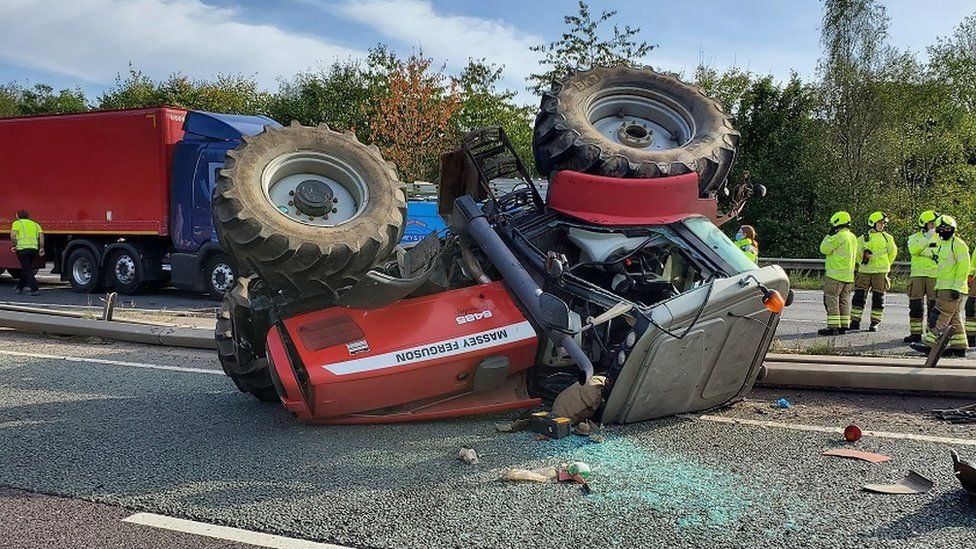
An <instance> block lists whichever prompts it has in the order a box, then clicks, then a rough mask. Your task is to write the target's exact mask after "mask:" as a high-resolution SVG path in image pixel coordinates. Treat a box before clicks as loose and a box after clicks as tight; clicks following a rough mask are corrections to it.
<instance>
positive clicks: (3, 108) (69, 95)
mask: <svg viewBox="0 0 976 549" xmlns="http://www.w3.org/2000/svg"><path fill="white" fill-rule="evenodd" d="M89 108H90V106H89V104H88V98H87V97H85V92H84V91H82V89H81V88H74V89H67V88H65V89H61V90H59V91H57V92H55V91H54V88H53V87H52V86H50V85H48V84H34V85H33V86H31V87H29V88H24V87H21V86H19V85H17V84H14V83H11V84H7V85H6V86H0V116H31V115H38V114H64V113H72V112H84V111H87V110H88V109H89Z"/></svg>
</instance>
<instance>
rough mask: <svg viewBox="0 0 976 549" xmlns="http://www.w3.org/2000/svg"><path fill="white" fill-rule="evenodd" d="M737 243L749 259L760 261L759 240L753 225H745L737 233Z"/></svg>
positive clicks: (755, 261) (754, 261)
mask: <svg viewBox="0 0 976 549" xmlns="http://www.w3.org/2000/svg"><path fill="white" fill-rule="evenodd" d="M735 245H736V246H738V247H739V249H740V250H742V253H744V254H746V257H748V258H749V261H752V262H753V263H759V241H758V240H756V229H755V228H754V227H753V226H752V225H743V226H741V227H739V231H738V232H737V233H735Z"/></svg>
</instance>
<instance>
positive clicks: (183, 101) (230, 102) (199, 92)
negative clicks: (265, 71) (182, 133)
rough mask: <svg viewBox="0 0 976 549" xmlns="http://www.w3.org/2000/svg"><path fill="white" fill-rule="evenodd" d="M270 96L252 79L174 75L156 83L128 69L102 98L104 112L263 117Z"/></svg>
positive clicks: (222, 75) (100, 101)
mask: <svg viewBox="0 0 976 549" xmlns="http://www.w3.org/2000/svg"><path fill="white" fill-rule="evenodd" d="M269 99H270V95H269V94H268V93H267V92H264V91H261V90H260V89H259V88H258V84H257V82H256V81H255V80H254V79H253V78H247V77H244V76H241V75H226V74H218V75H217V76H215V77H214V78H213V79H208V80H193V79H191V78H189V77H187V76H185V75H182V74H174V75H172V76H170V77H169V78H167V79H166V80H162V81H155V80H153V79H151V78H149V77H148V76H146V75H145V74H143V73H142V72H141V71H138V70H135V69H133V68H132V67H130V68H129V73H128V75H126V76H124V77H123V76H122V75H119V76H118V77H117V78H116V81H115V87H113V88H112V89H111V90H109V91H108V92H106V93H105V94H103V95H102V96H101V97H99V100H98V103H99V108H101V109H132V108H143V107H158V106H164V105H165V106H170V107H180V108H184V109H193V110H200V111H210V112H225V113H263V112H264V111H265V110H266V108H267V104H268V101H269Z"/></svg>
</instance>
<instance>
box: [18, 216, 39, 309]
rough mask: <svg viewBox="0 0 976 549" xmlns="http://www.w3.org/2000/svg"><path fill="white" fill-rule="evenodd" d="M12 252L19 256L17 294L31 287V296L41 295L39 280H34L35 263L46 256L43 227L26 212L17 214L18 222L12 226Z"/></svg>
mask: <svg viewBox="0 0 976 549" xmlns="http://www.w3.org/2000/svg"><path fill="white" fill-rule="evenodd" d="M10 242H11V244H13V245H12V246H11V247H10V250H11V251H12V252H14V253H15V254H16V255H17V261H18V262H19V263H20V280H18V281H17V289H16V292H17V293H18V294H19V293H23V291H24V289H25V288H28V287H30V292H31V295H40V293H41V292H40V291H38V288H37V279H35V278H34V261H35V260H36V259H37V258H38V257H43V256H44V232H43V231H41V226H40V225H38V224H37V222H35V221H33V220H32V219H31V218H30V214H28V213H27V211H26V210H20V211H19V212H17V220H16V221H14V222H13V224H11V225H10Z"/></svg>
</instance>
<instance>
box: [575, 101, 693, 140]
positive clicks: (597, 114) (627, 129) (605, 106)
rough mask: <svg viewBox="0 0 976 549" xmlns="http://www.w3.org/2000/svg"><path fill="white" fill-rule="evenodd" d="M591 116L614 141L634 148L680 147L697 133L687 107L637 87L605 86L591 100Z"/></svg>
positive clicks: (595, 125) (606, 135)
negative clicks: (604, 88) (606, 87)
mask: <svg viewBox="0 0 976 549" xmlns="http://www.w3.org/2000/svg"><path fill="white" fill-rule="evenodd" d="M587 118H588V119H589V121H590V124H592V125H593V127H594V128H595V129H596V130H597V131H598V132H600V134H602V135H603V136H604V137H606V138H607V139H609V140H610V141H613V142H614V143H617V144H620V145H625V146H627V147H631V148H634V149H645V150H651V151H656V150H667V149H674V148H678V147H681V146H684V145H685V144H687V143H688V142H689V141H691V138H692V136H693V135H694V133H695V128H694V122H693V119H692V117H691V114H690V113H688V112H687V111H686V110H685V109H683V108H682V107H680V106H679V105H677V104H675V103H673V102H672V101H670V100H667V99H664V98H663V97H661V96H659V95H658V94H655V93H654V92H651V91H648V90H641V89H636V88H612V89H609V90H605V91H604V92H603V93H601V94H600V95H599V96H598V97H597V98H596V99H594V100H593V101H592V102H591V103H590V106H589V108H588V109H587Z"/></svg>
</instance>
